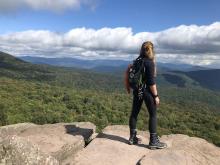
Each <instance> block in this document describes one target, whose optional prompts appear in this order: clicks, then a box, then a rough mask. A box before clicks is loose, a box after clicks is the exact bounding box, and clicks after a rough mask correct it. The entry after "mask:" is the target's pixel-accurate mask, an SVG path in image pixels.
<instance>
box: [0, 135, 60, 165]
mask: <svg viewBox="0 0 220 165" xmlns="http://www.w3.org/2000/svg"><path fill="white" fill-rule="evenodd" d="M0 164H7V165H15V164H16V165H25V164H28V165H37V164H42V165H43V164H44V165H58V164H59V162H58V161H57V160H56V159H55V158H53V157H52V156H50V155H48V154H46V153H44V152H42V151H41V150H40V149H39V147H38V146H37V145H34V144H32V143H30V142H29V141H27V140H26V139H24V138H21V137H18V136H16V135H13V136H10V137H8V138H6V139H4V140H3V141H1V142H0Z"/></svg>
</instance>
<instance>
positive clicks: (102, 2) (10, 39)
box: [0, 0, 220, 66]
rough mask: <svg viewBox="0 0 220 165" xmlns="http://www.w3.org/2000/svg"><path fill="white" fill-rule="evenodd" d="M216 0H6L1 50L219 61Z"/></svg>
mask: <svg viewBox="0 0 220 165" xmlns="http://www.w3.org/2000/svg"><path fill="white" fill-rule="evenodd" d="M219 6H220V1H218V0H151V1H149V0H118V1H117V0H38V1H36V0H33V1H30V0H2V1H0V43H1V44H0V50H1V51H5V52H8V53H11V54H13V55H16V56H23V55H30V56H44V57H74V58H86V59H127V60H131V59H133V58H134V57H136V56H137V54H138V52H139V48H140V45H141V43H142V42H143V41H146V40H151V41H152V42H153V43H154V44H155V48H156V53H157V57H158V61H160V62H175V63H178V62H179V63H190V64H197V65H212V66H218V65H219V64H220V10H219Z"/></svg>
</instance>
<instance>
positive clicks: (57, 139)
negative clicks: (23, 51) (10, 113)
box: [0, 122, 220, 165]
mask: <svg viewBox="0 0 220 165" xmlns="http://www.w3.org/2000/svg"><path fill="white" fill-rule="evenodd" d="M94 132H95V125H94V124H92V123H87V122H79V123H57V124H45V125H35V124H30V123H23V124H16V125H10V126H5V127H0V133H1V134H0V164H16V165H20V164H22V165H26V164H30V165H32V164H39V165H41V164H42V165H56V164H62V165H73V164H74V165H75V164H76V165H103V164H105V165H115V164H117V165H135V164H136V165H151V164H152V165H164V164H165V165H191V164H195V165H207V164H210V165H218V164H219V162H220V148H219V147H217V146H215V145H213V144H211V143H209V142H207V141H206V140H204V139H201V138H197V137H189V136H187V135H183V134H171V135H163V136H162V137H161V138H160V140H161V141H163V142H166V143H167V145H168V147H167V148H166V149H162V150H150V149H148V145H147V144H148V142H149V133H148V132H147V131H138V136H139V137H140V138H141V139H142V143H141V144H138V145H128V144H127V139H128V137H129V128H128V126H123V125H114V126H108V127H106V128H105V129H104V130H103V131H102V133H100V134H98V135H97V136H96V134H95V133H94ZM2 133H4V135H3V134H2ZM93 138H94V139H93ZM92 139H93V140H92ZM91 140H92V141H91ZM90 141H91V142H90ZM89 142H90V143H89ZM85 143H86V144H87V143H89V144H88V145H85Z"/></svg>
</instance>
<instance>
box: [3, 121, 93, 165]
mask: <svg viewBox="0 0 220 165" xmlns="http://www.w3.org/2000/svg"><path fill="white" fill-rule="evenodd" d="M24 125H25V126H26V127H25V129H24ZM27 125H28V124H27V123H26V124H24V123H23V124H18V125H16V126H13V125H9V126H4V128H3V129H4V130H9V129H8V128H7V127H10V128H13V129H12V130H14V131H4V132H5V135H4V137H10V136H12V135H17V136H19V137H21V138H22V139H24V140H26V141H28V142H29V143H30V144H33V145H36V146H38V147H39V150H40V151H41V152H43V153H47V154H48V155H51V156H53V157H54V158H56V159H57V160H58V161H59V162H60V163H61V162H65V163H68V161H67V160H68V159H69V158H68V157H71V158H72V157H74V155H75V154H76V153H77V152H78V151H80V150H82V149H83V148H84V147H85V142H86V143H88V142H89V141H90V140H91V138H92V137H93V136H94V133H95V129H96V126H95V125H94V124H92V123H90V122H74V123H56V124H44V125H33V124H30V126H29V127H28V126H27ZM19 126H22V128H20V127H19ZM1 129H2V128H0V131H1Z"/></svg>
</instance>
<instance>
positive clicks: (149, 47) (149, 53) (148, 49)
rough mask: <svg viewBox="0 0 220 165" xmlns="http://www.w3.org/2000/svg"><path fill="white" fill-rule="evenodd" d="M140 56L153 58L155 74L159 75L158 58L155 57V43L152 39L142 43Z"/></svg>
mask: <svg viewBox="0 0 220 165" xmlns="http://www.w3.org/2000/svg"><path fill="white" fill-rule="evenodd" d="M140 57H141V58H147V59H150V60H153V63H154V76H155V77H156V75H157V69H156V58H155V52H154V45H153V43H152V42H151V41H146V42H144V43H143V44H142V46H141V50H140Z"/></svg>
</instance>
